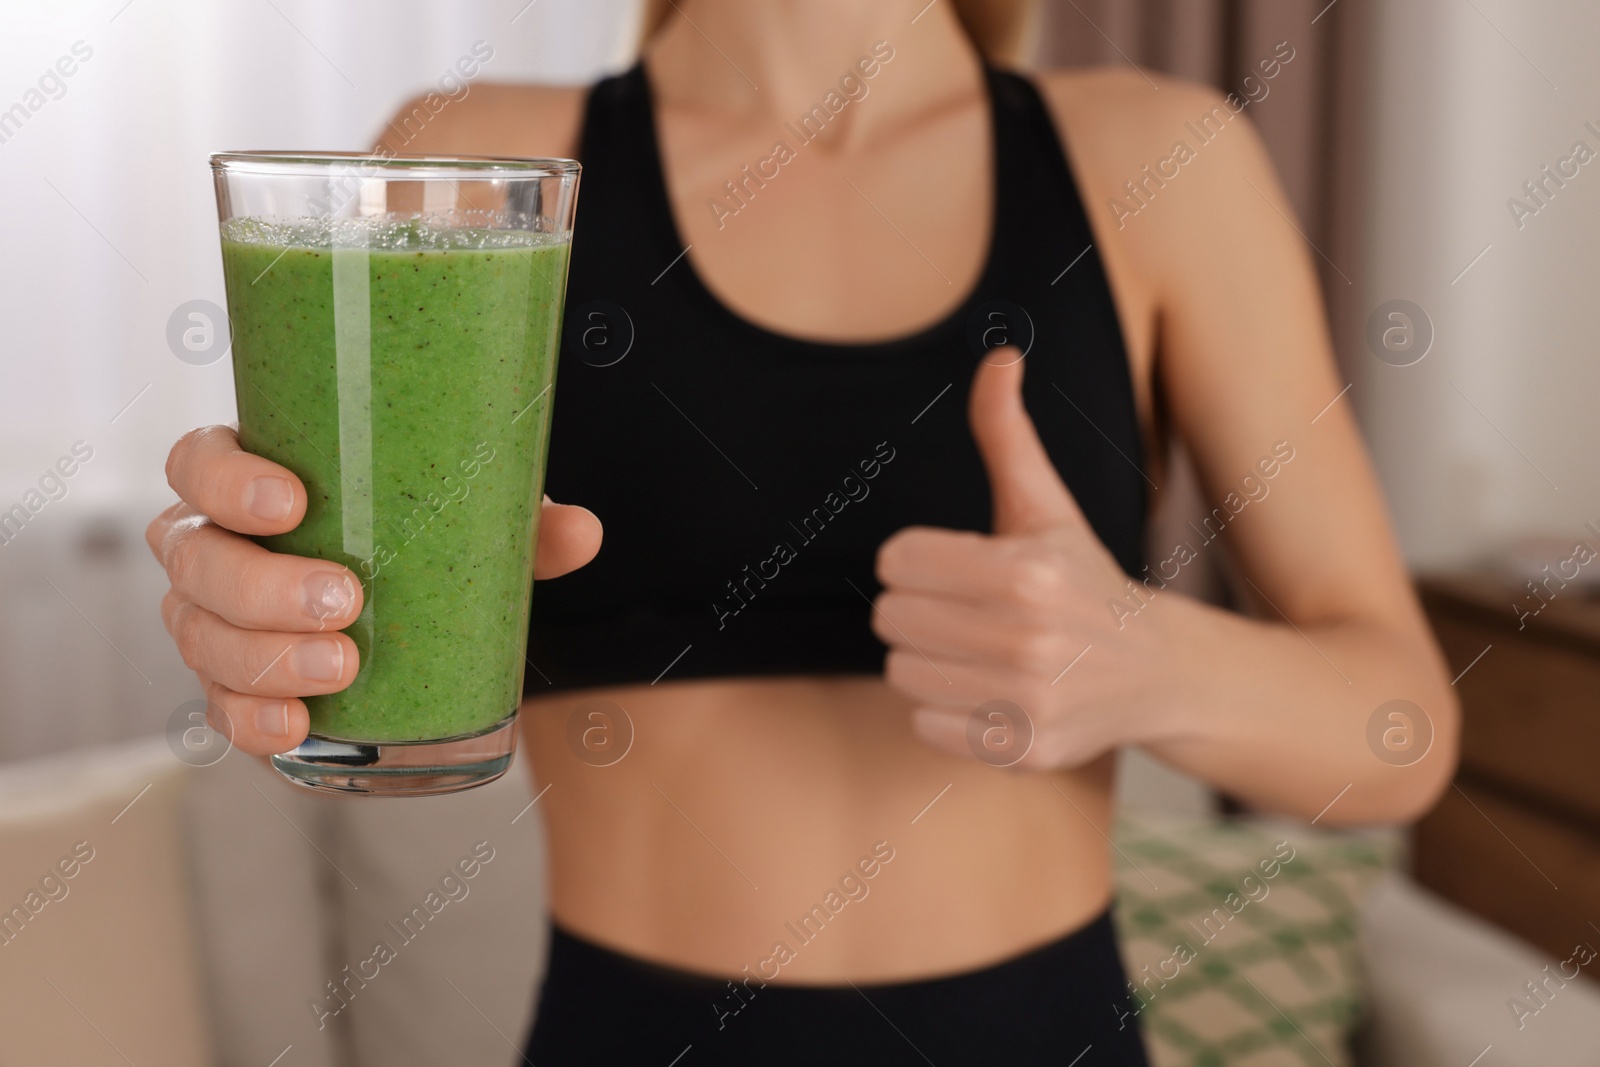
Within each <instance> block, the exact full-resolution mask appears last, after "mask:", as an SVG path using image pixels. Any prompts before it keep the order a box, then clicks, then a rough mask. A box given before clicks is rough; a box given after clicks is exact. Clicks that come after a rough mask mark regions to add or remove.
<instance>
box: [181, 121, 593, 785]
mask: <svg viewBox="0 0 1600 1067" xmlns="http://www.w3.org/2000/svg"><path fill="white" fill-rule="evenodd" d="M211 167H212V173H213V176H214V177H215V181H216V192H217V209H218V216H219V218H220V222H221V230H222V264H223V272H224V275H225V279H226V285H227V294H228V319H229V322H230V325H231V328H232V334H233V373H234V391H235V397H236V399H237V401H238V409H239V440H240V443H241V444H242V445H243V447H244V448H245V449H246V450H247V451H250V452H254V453H256V454H257V455H261V456H265V457H267V458H268V459H270V460H273V461H274V462H276V463H279V464H282V465H283V466H284V467H287V468H288V469H290V470H292V471H293V472H294V473H295V474H296V475H298V476H299V478H300V480H301V481H302V482H304V483H305V487H306V492H307V496H308V497H309V503H308V505H307V508H306V515H305V519H304V521H303V522H301V523H300V525H299V526H298V527H297V528H295V529H294V530H292V531H290V532H289V533H286V534H281V535H278V536H273V537H261V538H257V539H256V540H258V541H259V542H260V543H261V544H262V545H264V546H265V547H266V548H268V549H271V550H272V551H274V552H285V553H291V554H294V555H299V556H310V557H315V558H320V559H326V560H333V561H336V562H338V563H341V564H343V565H344V566H346V567H349V568H350V569H351V570H352V571H354V572H355V573H356V575H357V576H358V577H359V578H360V580H361V583H362V587H363V592H364V593H365V603H364V606H363V608H362V611H361V615H360V617H359V618H358V619H357V620H356V622H355V623H354V624H353V625H351V626H350V627H348V628H346V629H345V633H347V634H349V636H350V637H351V638H352V639H353V640H354V641H355V643H356V647H357V648H358V649H359V650H360V653H361V669H360V672H359V673H358V674H357V675H356V679H355V682H354V683H353V684H352V685H351V686H350V687H349V688H348V689H345V690H343V691H342V692H338V693H333V694H330V695H327V696H312V697H308V698H306V705H307V707H308V708H309V709H310V712H311V734H310V736H309V737H308V738H307V740H306V742H305V743H304V744H302V745H301V746H300V747H299V748H297V749H295V750H294V751H292V752H288V753H284V754H282V755H279V756H274V757H272V762H273V765H274V766H275V767H276V768H277V769H278V771H279V773H281V774H283V775H284V776H285V777H286V778H288V779H289V780H291V781H293V782H297V783H299V784H302V785H305V786H309V787H312V788H316V789H326V790H335V791H339V792H346V793H367V794H380V795H413V796H414V795H421V794H429V793H446V792H452V791H455V790H459V789H467V788H470V787H472V786H475V785H481V784H483V783H484V782H488V781H491V780H493V779H495V778H497V777H499V776H500V775H501V774H503V773H505V770H506V768H507V767H508V766H509V765H510V763H511V759H512V756H513V754H514V753H515V750H516V726H515V721H514V720H515V716H516V709H517V704H518V702H519V701H520V699H521V696H522V680H523V671H524V668H525V666H526V663H527V659H526V643H527V634H528V606H529V598H530V596H531V595H532V587H533V551H534V544H535V542H536V539H537V537H538V519H539V509H540V501H541V499H542V496H543V483H544V470H545V447H546V444H547V442H548V440H549V429H550V410H551V401H552V395H553V390H554V385H555V375H556V353H557V351H558V350H559V348H560V333H561V318H562V304H563V301H564V299H565V295H566V282H567V261H568V249H569V248H570V243H571V238H572V221H573V211H574V207H575V205H576V202H577V193H578V174H579V166H578V164H577V163H575V162H573V161H572V160H565V159H490V158H468V157H457V158H430V159H424V158H413V157H396V156H389V157H384V156H363V155H354V154H342V153H291V152H227V153H222V154H218V155H214V156H212V157H211Z"/></svg>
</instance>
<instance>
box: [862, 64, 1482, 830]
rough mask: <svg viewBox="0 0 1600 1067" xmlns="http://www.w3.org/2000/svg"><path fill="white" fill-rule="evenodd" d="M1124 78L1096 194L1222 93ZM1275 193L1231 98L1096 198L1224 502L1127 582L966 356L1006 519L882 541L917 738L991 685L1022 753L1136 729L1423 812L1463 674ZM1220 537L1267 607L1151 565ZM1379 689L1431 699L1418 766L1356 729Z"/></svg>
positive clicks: (1023, 429) (1097, 746)
mask: <svg viewBox="0 0 1600 1067" xmlns="http://www.w3.org/2000/svg"><path fill="white" fill-rule="evenodd" d="M1130 91H1135V90H1130ZM1136 91H1138V92H1140V93H1142V94H1147V95H1145V96H1144V97H1142V98H1141V99H1140V100H1139V102H1138V104H1137V106H1136V108H1135V109H1130V108H1122V109H1118V108H1115V107H1113V108H1111V109H1109V110H1107V111H1104V112H1102V114H1101V115H1100V116H1099V119H1098V124H1099V125H1100V126H1101V127H1102V128H1103V129H1105V130H1108V131H1114V130H1116V129H1117V128H1118V127H1119V126H1120V128H1121V129H1122V130H1126V129H1128V128H1129V126H1130V125H1132V126H1137V127H1138V128H1140V129H1142V130H1144V131H1145V133H1144V134H1143V136H1142V137H1141V138H1133V139H1130V138H1128V137H1127V136H1126V135H1125V134H1122V133H1107V134H1106V135H1105V143H1103V144H1097V143H1096V142H1095V139H1094V135H1093V134H1092V133H1091V134H1090V136H1089V137H1087V138H1080V139H1079V140H1078V142H1077V148H1078V149H1079V152H1078V155H1079V159H1078V163H1079V166H1080V169H1081V171H1082V172H1083V173H1085V174H1087V175H1089V177H1088V179H1087V181H1086V183H1085V184H1086V188H1085V192H1086V196H1085V200H1086V202H1087V203H1088V205H1089V210H1090V211H1091V212H1095V211H1099V210H1103V205H1105V204H1106V203H1107V201H1108V200H1109V197H1110V196H1111V195H1114V193H1115V191H1116V189H1117V187H1118V185H1119V184H1120V182H1117V181H1112V180H1108V179H1109V176H1110V175H1111V174H1116V173H1120V172H1121V171H1122V170H1126V171H1127V172H1128V174H1129V175H1130V176H1131V175H1137V174H1139V173H1140V167H1141V166H1142V163H1141V162H1139V160H1141V159H1142V158H1143V156H1144V155H1148V151H1149V150H1150V147H1151V145H1152V144H1163V145H1166V148H1165V149H1164V151H1163V153H1162V155H1165V154H1168V153H1170V151H1171V147H1170V144H1171V140H1172V138H1174V137H1178V136H1181V135H1183V133H1184V127H1183V122H1184V120H1185V118H1193V117H1194V116H1198V115H1204V114H1207V113H1208V112H1209V111H1210V109H1211V108H1212V107H1214V106H1220V105H1221V99H1220V97H1218V96H1217V95H1216V94H1214V93H1210V92H1208V91H1202V90H1197V89H1194V88H1191V87H1187V86H1182V85H1175V84H1174V83H1165V84H1164V91H1161V92H1159V94H1157V93H1155V92H1154V91H1152V90H1150V89H1149V88H1148V87H1147V86H1143V87H1141V88H1139V89H1138V90H1136ZM1119 110H1120V111H1121V113H1120V114H1119ZM1130 110H1137V111H1140V112H1142V113H1140V114H1136V115H1134V116H1132V118H1131V119H1130V116H1129V114H1128V112H1129V111H1130ZM1119 120H1120V121H1119ZM1168 127H1170V133H1169V132H1168ZM1152 131H1154V132H1155V133H1156V136H1155V138H1154V140H1152V137H1151V132H1152ZM1190 139H1191V140H1192V139H1193V138H1192V135H1190ZM1130 146H1132V147H1131V148H1130ZM1141 153H1142V154H1141ZM1158 158H1161V157H1160V156H1151V157H1149V159H1146V160H1144V161H1145V162H1152V161H1154V160H1155V159H1158ZM1086 159H1087V160H1088V163H1087V164H1085V160H1086ZM1290 214H1291V213H1290V210H1289V208H1288V205H1287V201H1286V198H1285V197H1284V194H1283V191H1282V190H1281V189H1280V187H1279V184H1278V182H1277V180H1276V178H1275V176H1274V174H1273V172H1272V168H1271V165H1270V163H1269V161H1268V159H1267V157H1266V153H1265V151H1264V150H1263V148H1262V146H1261V143H1260V140H1259V138H1258V137H1257V136H1256V135H1255V133H1254V131H1253V130H1252V129H1251V128H1250V127H1249V126H1248V124H1247V123H1246V121H1245V119H1244V118H1243V116H1234V117H1232V118H1231V121H1230V122H1229V124H1228V127H1227V128H1226V129H1225V130H1224V131H1223V132H1222V133H1221V134H1220V135H1219V136H1218V137H1217V138H1216V139H1215V140H1214V141H1212V142H1211V143H1208V144H1205V145H1204V146H1203V147H1201V148H1200V149H1199V151H1198V152H1197V153H1196V155H1195V157H1194V158H1193V159H1191V160H1190V161H1189V162H1188V163H1186V164H1184V165H1183V166H1182V168H1181V170H1180V172H1179V174H1178V175H1177V177H1175V178H1173V179H1171V180H1169V181H1168V182H1167V183H1166V185H1165V187H1163V188H1161V189H1160V190H1159V191H1158V193H1157V195H1156V196H1154V197H1152V198H1151V199H1150V200H1149V201H1148V202H1147V204H1146V205H1145V206H1144V207H1143V209H1142V210H1141V212H1140V213H1139V215H1138V216H1136V217H1134V218H1131V219H1128V220H1126V225H1125V226H1123V228H1122V229H1120V230H1117V229H1116V227H1115V224H1112V225H1111V226H1109V227H1106V225H1105V220H1104V219H1103V218H1102V219H1100V220H1097V223H1098V224H1099V225H1100V226H1101V227H1102V229H1101V235H1102V238H1104V239H1108V240H1110V241H1114V242H1116V243H1118V244H1119V245H1120V248H1117V249H1115V250H1112V251H1111V254H1112V255H1114V256H1120V257H1121V259H1122V261H1123V262H1125V263H1131V264H1133V265H1135V267H1136V269H1138V270H1139V271H1140V272H1141V273H1142V275H1143V280H1144V281H1145V282H1146V283H1147V284H1149V285H1150V286H1151V288H1152V291H1153V301H1152V303H1153V306H1154V308H1155V313H1156V315H1157V317H1158V326H1159V328H1158V331H1157V333H1158V336H1159V337H1160V338H1161V346H1160V350H1159V355H1158V358H1157V362H1156V369H1155V374H1156V375H1157V376H1158V377H1159V382H1160V385H1161V391H1162V392H1163V393H1164V394H1165V397H1166V400H1167V405H1168V410H1169V413H1170V415H1171V419H1172V425H1173V428H1174V429H1176V430H1177V432H1178V433H1179V434H1180V435H1181V436H1182V438H1183V439H1184V441H1185V442H1186V443H1187V445H1188V447H1189V449H1190V451H1191V452H1192V454H1193V455H1194V457H1195V461H1196V464H1197V466H1198V468H1199V471H1200V474H1201V480H1202V483H1203V486H1204V491H1205V494H1206V499H1207V501H1208V507H1214V508H1217V509H1219V511H1218V512H1216V513H1215V514H1210V513H1208V515H1209V517H1210V519H1211V521H1210V525H1209V528H1207V527H1206V526H1204V525H1203V520H1204V519H1206V518H1207V517H1208V516H1196V524H1197V526H1198V527H1199V529H1197V530H1196V531H1195V532H1194V534H1193V536H1191V537H1190V538H1189V539H1187V541H1186V542H1185V543H1184V544H1182V545H1173V546H1166V547H1165V548H1163V547H1162V546H1157V549H1156V551H1154V552H1153V554H1152V560H1151V570H1152V572H1153V573H1154V574H1156V576H1157V577H1156V578H1153V579H1152V580H1151V581H1150V583H1149V584H1148V585H1145V584H1142V583H1141V584H1139V585H1138V586H1137V588H1136V589H1130V587H1129V584H1128V582H1127V580H1126V577H1125V576H1124V575H1122V574H1121V573H1120V571H1119V570H1118V569H1117V568H1116V566H1115V564H1114V563H1113V562H1112V561H1111V558H1110V556H1109V554H1108V553H1107V552H1106V551H1105V549H1104V547H1103V546H1102V545H1100V544H1099V542H1098V541H1096V540H1094V538H1093V535H1092V533H1091V532H1090V531H1089V530H1088V527H1087V524H1086V523H1084V522H1083V520H1082V517H1081V515H1079V514H1078V513H1077V508H1076V504H1075V503H1073V502H1072V501H1071V496H1070V494H1068V493H1067V492H1066V489H1065V487H1064V486H1062V485H1061V484H1060V482H1059V480H1058V479H1055V478H1054V472H1053V469H1050V468H1049V467H1048V459H1047V458H1046V457H1045V456H1044V454H1043V451H1042V449H1041V448H1039V446H1038V442H1037V438H1036V437H1035V436H1034V434H1033V430H1032V426H1031V424H1029V423H1028V422H1027V415H1026V412H1025V411H1024V410H1023V409H1022V407H1021V405H1020V401H1019V400H1018V399H1017V396H1016V388H1017V386H1018V384H1019V383H1020V375H1018V374H1016V373H1014V372H1011V371H1008V370H1005V369H1001V368H996V367H984V368H980V373H979V379H978V382H977V383H976V384H975V387H974V392H973V401H972V420H973V429H974V434H975V436H976V437H977V439H978V442H979V446H980V450H981V451H982V452H983V454H984V458H985V462H986V464H987V465H988V469H989V473H990V480H991V487H992V488H993V489H994V491H995V495H996V508H997V514H996V530H997V533H996V535H994V536H989V537H984V536H980V535H974V534H963V533H958V532H955V531H938V530H926V529H911V530H907V531H902V532H901V533H900V534H898V535H896V536H895V537H894V538H891V539H890V540H889V541H888V542H886V543H885V545H884V547H883V550H882V552H881V553H880V558H879V574H880V577H881V578H882V580H883V581H884V584H885V587H886V592H885V593H884V594H883V597H882V599H881V600H880V607H881V609H882V611H881V615H882V617H883V618H882V620H881V621H880V622H879V623H877V624H876V625H877V630H878V633H879V636H880V637H882V638H883V639H884V640H885V641H886V642H888V643H889V644H890V645H891V653H890V656H889V660H888V663H887V666H886V673H887V676H888V678H889V680H890V682H891V683H892V684H895V685H896V686H897V687H899V688H901V689H902V690H904V691H906V692H908V693H910V694H911V695H913V696H915V697H917V698H918V699H919V700H920V701H922V702H923V703H924V704H925V705H926V707H925V708H923V709H922V710H920V711H919V712H918V713H917V726H918V729H919V731H920V732H921V733H922V735H923V736H924V737H925V738H926V739H928V740H929V741H930V742H931V743H933V744H936V745H939V746H940V747H945V748H948V749H950V750H951V751H953V752H958V753H967V752H968V751H969V750H968V745H967V740H966V738H967V729H966V728H967V720H968V716H969V715H970V712H971V709H972V708H973V707H975V706H976V705H977V704H979V703H981V702H983V701H985V700H989V699H992V698H996V697H1000V698H1006V699H1011V700H1013V701H1015V703H1017V704H1018V705H1019V706H1021V707H1022V708H1023V709H1024V711H1025V712H1026V713H1027V715H1028V717H1029V719H1030V721H1031V722H1032V725H1033V729H1034V730H1035V733H1036V736H1035V741H1034V751H1033V752H1032V753H1030V755H1029V757H1028V758H1027V759H1026V760H1024V765H1025V766H1059V765H1072V764H1078V763H1082V762H1085V761H1086V760H1088V759H1091V758H1093V757H1094V756H1096V755H1098V754H1100V753H1101V752H1104V751H1106V750H1107V749H1108V748H1111V747H1113V746H1115V745H1118V744H1128V743H1134V744H1140V745H1143V746H1144V747H1146V748H1147V749H1148V750H1149V751H1151V752H1153V753H1154V754H1155V755H1157V756H1158V757H1160V758H1161V759H1163V760H1165V761H1166V762H1168V763H1170V764H1172V765H1174V766H1176V767H1179V768H1181V769H1183V770H1185V771H1188V772H1189V773H1192V774H1194V775H1197V776H1198V777H1200V778H1202V779H1204V780H1206V781H1208V782H1210V783H1212V784H1213V785H1215V786H1217V787H1218V788H1220V789H1223V790H1225V791H1227V792H1229V793H1232V794H1234V795H1236V796H1238V797H1240V798H1241V799H1243V800H1245V801H1247V802H1249V803H1251V804H1253V805H1255V806H1258V807H1262V808H1266V809H1271V810H1277V811H1282V812H1286V813H1291V814H1296V815H1300V816H1303V817H1307V818H1313V817H1317V816H1318V815H1321V821H1324V822H1329V823H1334V822H1373V821H1385V820H1399V819H1407V818H1412V817H1415V816H1416V815H1418V814H1420V813H1421V812H1422V811H1424V810H1425V809H1426V808H1427V807H1428V806H1429V805H1430V804H1431V803H1432V801H1433V800H1434V799H1435V798H1436V797H1437V795H1438V794H1439V792H1440V791H1441V790H1442V789H1443V788H1444V787H1445V785H1446V783H1447V782H1448V780H1449V778H1450V775H1451V773H1452V771H1453V768H1454V765H1455V752H1456V735H1457V720H1458V715H1459V713H1458V709H1457V706H1456V702H1455V698H1454V691H1453V690H1452V689H1451V687H1450V684H1449V681H1448V678H1447V675H1446V672H1445V669H1444V664H1443V662H1442V659H1441V657H1440V654H1439V652H1438V649H1437V648H1436V647H1435V645H1434V642H1433V640H1432V637H1431V635H1430V634H1429V631H1428V629H1427V627H1426V624H1425V622H1424V620H1423V616H1422V613H1421V611H1420V608H1419V607H1418V604H1417V602H1416V599H1415V597H1414V595H1413V593H1412V590H1411V586H1410V580H1409V578H1408V576H1407V574H1406V571H1405V569H1404V567H1403V565H1402V563H1401V561H1400V558H1399V554H1398V552H1397V550H1396V547H1395V544H1394V540H1393V537H1392V535H1391V533H1390V530H1389V526H1388V520H1387V516H1386V514H1385V509H1384V505H1383V502H1382V499H1381V496H1380V494H1379V491H1378V488H1377V484H1376V481H1375V478H1374V476H1373V473H1372V470H1371V468H1370V465H1369V463H1368V461H1367V457H1366V454H1365V451H1364V449H1363V447H1362V444H1361V441H1360V438H1359V436H1358V434H1357V431H1356V427H1355V424H1354V421H1353V419H1352V417H1351V405H1350V402H1349V399H1348V398H1345V399H1342V400H1339V401H1338V402H1337V403H1332V406H1329V404H1330V402H1332V401H1334V400H1335V398H1336V397H1338V396H1339V394H1340V391H1341V390H1342V389H1343V388H1344V384H1345V383H1344V381H1343V380H1342V379H1341V378H1340V377H1339V376H1338V375H1337V373H1336V371H1335V365H1334V361H1333V358H1332V351H1331V345H1330V342H1329V339H1328V335H1327V332H1326V329H1325V326H1324V323H1323V311H1322V305H1321V300H1320V296H1319V293H1318V288H1317V284H1316V280H1315V276H1314V273H1313V271H1312V267H1311V261H1310V256H1311V255H1312V254H1313V253H1312V252H1311V251H1310V250H1309V249H1308V247H1307V244H1306V241H1305V239H1304V238H1303V237H1301V235H1300V233H1299V232H1298V231H1297V229H1296V224H1294V223H1291V221H1290V220H1289V218H1288V217H1287V216H1289V215H1290ZM1108 230H1110V231H1112V232H1110V233H1108V232H1107V231H1108ZM997 362H998V361H997ZM1313 420H1315V421H1313ZM1269 472H1270V474H1269ZM1051 483H1054V484H1053V485H1052V484H1051ZM1219 529H1220V531H1221V532H1220V533H1215V531H1217V530H1219ZM1212 537H1215V540H1214V541H1210V540H1208V539H1209V538H1212ZM1224 545H1226V546H1227V549H1228V551H1230V553H1231V554H1232V555H1233V557H1234V558H1235V559H1236V561H1237V562H1238V564H1239V570H1240V573H1241V574H1242V576H1243V577H1244V579H1245V580H1246V582H1247V583H1248V588H1249V590H1250V591H1251V594H1252V597H1253V598H1254V599H1255V601H1256V603H1257V607H1258V608H1259V613H1260V618H1245V617H1242V616H1239V615H1236V614H1233V613H1231V612H1227V611H1223V610H1220V609H1217V608H1214V607H1211V606H1208V605H1205V604H1202V603H1199V602H1197V601H1195V600H1193V599H1190V598H1187V597H1184V596H1182V595H1180V594H1178V593H1175V592H1171V591H1164V590H1162V589H1161V588H1160V581H1159V578H1160V576H1161V575H1163V574H1164V575H1165V576H1167V577H1169V578H1170V577H1171V575H1172V574H1173V573H1174V569H1175V568H1181V567H1182V566H1184V565H1186V564H1187V563H1191V562H1193V560H1194V559H1195V558H1197V557H1198V556H1200V555H1203V554H1205V553H1208V552H1214V551H1218V550H1220V549H1221V548H1222V546H1224ZM1080 655H1081V658H1076V657H1079V656H1080ZM1069 663H1070V664H1071V667H1070V669H1065V668H1067V666H1068V664H1069ZM1391 700H1405V701H1410V702H1411V703H1414V704H1415V705H1417V706H1418V707H1420V708H1421V709H1422V711H1423V713H1424V715H1425V716H1426V718H1427V720H1428V724H1431V730H1432V734H1433V740H1432V744H1431V748H1429V749H1428V751H1427V754H1426V755H1425V756H1423V757H1421V758H1419V759H1417V760H1416V762H1414V763H1412V764H1410V765H1408V766H1397V765H1396V762H1398V761H1396V760H1394V759H1393V758H1392V757H1391V759H1390V760H1385V759H1383V758H1380V756H1379V755H1378V752H1377V751H1375V750H1374V748H1373V747H1372V745H1371V744H1369V740H1368V738H1369V733H1368V726H1369V720H1371V719H1372V717H1373V716H1374V713H1375V712H1377V710H1378V709H1379V708H1380V707H1381V706H1382V705H1384V704H1386V703H1388V702H1389V701H1391ZM1383 725H1384V727H1385V728H1387V727H1389V726H1391V725H1395V724H1391V723H1389V722H1385V723H1384V724H1383ZM1411 725H1412V726H1414V727H1417V728H1419V729H1421V728H1424V724H1422V723H1413V724H1411ZM1408 758H1409V757H1408ZM1336 798H1337V803H1334V801H1335V800H1336ZM1330 805H1331V807H1330ZM1325 809H1326V810H1325Z"/></svg>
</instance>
